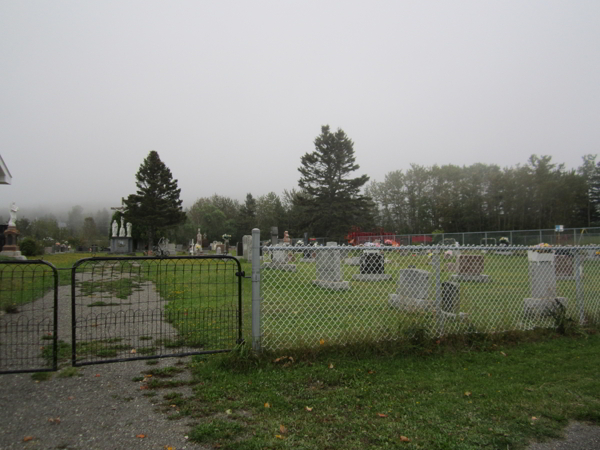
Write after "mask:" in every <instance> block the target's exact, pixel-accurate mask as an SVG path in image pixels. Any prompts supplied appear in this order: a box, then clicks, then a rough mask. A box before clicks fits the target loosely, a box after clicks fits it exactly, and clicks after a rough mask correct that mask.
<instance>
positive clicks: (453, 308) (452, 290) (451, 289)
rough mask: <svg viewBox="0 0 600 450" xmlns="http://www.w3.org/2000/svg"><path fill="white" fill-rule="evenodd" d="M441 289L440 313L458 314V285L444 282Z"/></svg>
mask: <svg viewBox="0 0 600 450" xmlns="http://www.w3.org/2000/svg"><path fill="white" fill-rule="evenodd" d="M441 287H442V305H441V306H442V311H444V312H448V313H453V314H458V312H459V309H460V284H458V283H454V282H452V281H445V282H443V283H442V284H441Z"/></svg>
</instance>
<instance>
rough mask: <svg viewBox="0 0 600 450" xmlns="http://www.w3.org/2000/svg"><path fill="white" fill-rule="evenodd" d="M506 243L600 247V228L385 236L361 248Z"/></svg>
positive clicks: (370, 239)
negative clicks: (374, 244)
mask: <svg viewBox="0 0 600 450" xmlns="http://www.w3.org/2000/svg"><path fill="white" fill-rule="evenodd" d="M501 239H502V240H505V241H506V242H507V243H508V244H509V245H524V246H530V245H537V244H540V243H546V244H550V245H600V228H564V229H563V231H561V232H557V231H556V229H537V230H513V231H473V232H465V233H436V234H385V235H381V236H360V237H358V238H356V243H357V244H365V243H367V242H372V243H381V244H384V243H389V244H390V245H404V246H410V245H454V244H458V245H489V246H494V245H499V244H500V243H502V241H501Z"/></svg>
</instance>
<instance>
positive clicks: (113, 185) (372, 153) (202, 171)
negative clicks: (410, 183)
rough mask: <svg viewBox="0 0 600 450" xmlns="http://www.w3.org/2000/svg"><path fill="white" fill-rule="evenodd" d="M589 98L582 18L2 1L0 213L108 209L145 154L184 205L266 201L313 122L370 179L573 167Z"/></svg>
mask: <svg viewBox="0 0 600 450" xmlns="http://www.w3.org/2000/svg"><path fill="white" fill-rule="evenodd" d="M599 80H600V2H598V1H595V0H592V1H572V2H564V1H548V0H544V1H524V0H518V1H483V2H482V1H454V2H449V1H439V2H438V1H418V2H416V1H375V2H370V1H369V2H367V1H362V2H357V1H339V2H333V1H286V2H283V1H272V2H266V1H249V2H248V1H212V2H209V1H190V2H187V1H177V2H158V1H147V0H144V1H128V0H125V1H112V2H111V1H101V2H96V1H90V0H86V1H85V2H81V1H60V2H53V1H27V2H16V1H9V0H0V154H1V155H2V157H3V158H4V161H5V162H6V164H7V166H8V168H9V170H10V171H11V174H12V176H13V183H12V185H11V186H1V187H0V215H3V216H5V217H6V216H7V215H8V213H7V212H8V205H9V204H10V203H11V202H13V201H15V202H16V203H17V204H18V205H19V206H20V207H36V206H40V205H43V206H47V207H48V206H49V207H54V205H67V206H72V205H75V204H80V205H87V204H90V203H91V204H94V205H98V206H100V207H102V206H104V207H107V208H108V207H110V206H118V205H119V203H120V199H121V197H126V196H127V195H129V194H132V193H134V192H135V173H136V172H137V170H138V169H139V166H140V164H141V163H142V161H143V159H144V158H145V157H146V156H147V155H148V152H149V151H150V150H156V151H157V152H158V153H159V155H160V157H161V159H162V160H163V161H164V162H165V164H166V165H167V166H168V167H169V168H170V169H171V171H172V173H173V176H174V178H176V179H177V180H178V182H179V187H180V188H181V197H182V199H183V201H184V206H191V204H192V203H193V202H194V201H195V200H196V199H197V198H199V197H206V196H210V195H212V194H214V193H217V194H220V195H224V196H229V197H232V198H235V199H238V200H240V201H243V199H244V197H245V195H246V193H248V192H251V193H252V194H253V195H254V196H255V197H258V196H260V195H264V194H267V193H268V192H271V191H273V192H275V193H277V194H279V195H281V193H282V192H283V190H284V189H288V190H289V189H292V188H297V181H298V178H299V175H300V174H299V172H298V170H297V168H298V166H299V165H300V158H301V156H302V155H303V154H305V153H306V152H311V151H313V150H314V145H313V141H314V139H315V137H316V136H317V135H318V134H319V133H320V131H321V126H322V125H325V124H329V125H330V126H331V128H332V130H335V129H337V128H338V127H339V128H342V129H343V130H344V131H345V132H346V134H347V135H348V136H349V137H350V138H351V139H352V140H353V141H354V144H355V146H354V149H355V153H356V159H357V163H358V164H359V165H360V166H361V168H360V170H359V171H357V173H356V176H358V175H360V174H363V173H366V174H368V175H369V176H370V177H371V180H375V181H383V180H384V176H385V174H386V173H388V172H390V171H393V170H399V169H402V170H406V169H408V168H409V167H410V164H411V163H415V164H420V165H425V166H431V165H433V164H438V165H443V164H455V165H459V166H462V165H471V164H474V163H477V162H482V163H486V164H498V165H500V166H501V167H507V166H515V165H516V164H525V163H526V162H527V159H528V157H529V156H530V155H531V154H538V155H551V156H552V158H553V161H554V162H556V163H566V165H567V167H568V168H576V167H578V166H579V165H581V157H582V156H583V155H585V154H589V153H592V154H595V153H600V151H599V146H598V143H599V142H600V83H599ZM4 205H5V206H4ZM4 208H6V212H5V211H4Z"/></svg>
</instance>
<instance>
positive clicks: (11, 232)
mask: <svg viewBox="0 0 600 450" xmlns="http://www.w3.org/2000/svg"><path fill="white" fill-rule="evenodd" d="M17 211H19V208H18V207H17V205H16V204H15V202H13V203H12V204H11V205H10V209H9V213H10V219H9V220H8V228H7V229H6V230H4V242H5V245H4V247H2V251H1V252H0V255H3V256H10V257H11V258H16V259H27V258H26V257H24V256H23V255H21V251H20V250H19V244H18V242H17V238H18V237H19V234H20V233H19V230H17V226H16V224H17Z"/></svg>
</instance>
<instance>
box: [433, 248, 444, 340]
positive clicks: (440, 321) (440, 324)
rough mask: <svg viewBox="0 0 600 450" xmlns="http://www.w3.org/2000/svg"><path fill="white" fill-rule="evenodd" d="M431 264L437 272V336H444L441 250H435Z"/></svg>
mask: <svg viewBox="0 0 600 450" xmlns="http://www.w3.org/2000/svg"><path fill="white" fill-rule="evenodd" d="M431 259H432V261H431V264H432V265H433V269H434V270H435V312H436V315H437V327H436V328H437V330H436V331H437V335H438V336H442V335H443V334H444V314H443V313H442V278H441V263H440V250H439V249H435V250H433V255H432V257H431Z"/></svg>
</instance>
